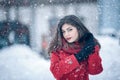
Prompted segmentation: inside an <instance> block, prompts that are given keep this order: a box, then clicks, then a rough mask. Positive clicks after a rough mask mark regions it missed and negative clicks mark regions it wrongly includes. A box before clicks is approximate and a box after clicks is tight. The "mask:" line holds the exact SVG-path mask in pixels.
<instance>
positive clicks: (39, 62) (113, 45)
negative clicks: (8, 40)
mask: <svg viewBox="0 0 120 80" xmlns="http://www.w3.org/2000/svg"><path fill="white" fill-rule="evenodd" d="M96 37H97V38H98V40H99V41H100V43H101V47H102V48H101V51H100V56H101V57H102V64H103V68H104V70H103V72H102V73H101V74H99V75H95V76H92V75H90V80H120V61H119V58H120V45H119V44H118V43H119V41H118V39H116V38H113V37H109V36H96ZM49 67H50V61H49V60H45V59H44V58H42V57H41V56H40V55H39V54H38V53H36V52H34V51H33V50H31V48H29V47H28V46H25V45H13V46H11V47H5V48H4V49H2V50H0V80H55V79H54V78H53V75H52V74H51V72H50V70H49Z"/></svg>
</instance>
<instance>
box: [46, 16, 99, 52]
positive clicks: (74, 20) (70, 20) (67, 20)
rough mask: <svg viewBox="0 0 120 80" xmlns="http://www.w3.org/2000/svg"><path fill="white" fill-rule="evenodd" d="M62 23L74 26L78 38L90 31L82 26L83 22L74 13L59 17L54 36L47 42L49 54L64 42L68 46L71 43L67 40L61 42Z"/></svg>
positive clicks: (62, 38) (60, 47) (62, 39)
mask: <svg viewBox="0 0 120 80" xmlns="http://www.w3.org/2000/svg"><path fill="white" fill-rule="evenodd" d="M64 24H70V25H72V26H74V27H76V28H77V30H78V34H79V38H81V37H82V36H83V35H84V34H85V33H90V31H89V30H88V29H87V28H86V27H85V26H84V24H83V23H82V22H81V20H80V19H79V18H78V17H76V16H75V15H68V16H65V17H63V18H62V19H60V21H59V23H58V26H57V30H56V33H55V36H54V37H53V39H52V41H51V42H50V44H49V47H48V53H49V54H50V53H51V52H52V51H57V50H59V49H62V47H63V46H64V45H65V44H66V45H68V46H70V45H72V44H71V43H67V42H65V43H63V41H64V37H63V34H62V26H63V25H64ZM95 40H96V39H95ZM96 41H97V40H96ZM97 43H98V42H97ZM98 44H99V43H98Z"/></svg>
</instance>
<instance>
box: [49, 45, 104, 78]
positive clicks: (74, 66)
mask: <svg viewBox="0 0 120 80" xmlns="http://www.w3.org/2000/svg"><path fill="white" fill-rule="evenodd" d="M50 70H51V72H52V74H53V75H54V77H55V78H56V79H57V80H89V75H88V74H92V75H95V74H98V73H100V72H102V70H103V67H102V64H101V58H100V56H99V46H98V45H97V46H95V51H94V53H93V54H91V55H89V58H88V59H87V60H84V61H82V62H80V63H78V61H77V59H76V58H75V56H74V55H73V54H67V53H66V52H65V51H63V50H60V51H58V52H53V53H52V54H51V65H50Z"/></svg>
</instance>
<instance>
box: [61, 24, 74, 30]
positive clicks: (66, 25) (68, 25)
mask: <svg viewBox="0 0 120 80" xmlns="http://www.w3.org/2000/svg"><path fill="white" fill-rule="evenodd" d="M69 28H75V27H74V26H72V25H70V24H64V25H63V26H62V30H66V29H69Z"/></svg>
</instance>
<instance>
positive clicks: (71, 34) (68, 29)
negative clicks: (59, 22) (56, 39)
mask: <svg viewBox="0 0 120 80" xmlns="http://www.w3.org/2000/svg"><path fill="white" fill-rule="evenodd" d="M62 34H63V37H64V38H65V40H66V41H67V42H68V43H72V42H75V41H77V40H78V38H79V37H78V36H79V34H78V30H77V28H76V27H74V26H72V25H70V24H64V25H63V26H62Z"/></svg>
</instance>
